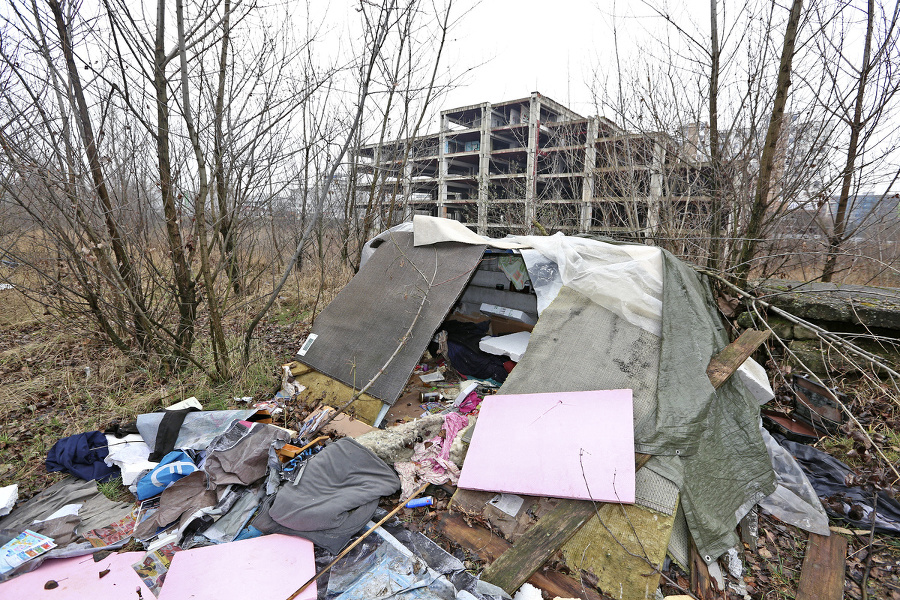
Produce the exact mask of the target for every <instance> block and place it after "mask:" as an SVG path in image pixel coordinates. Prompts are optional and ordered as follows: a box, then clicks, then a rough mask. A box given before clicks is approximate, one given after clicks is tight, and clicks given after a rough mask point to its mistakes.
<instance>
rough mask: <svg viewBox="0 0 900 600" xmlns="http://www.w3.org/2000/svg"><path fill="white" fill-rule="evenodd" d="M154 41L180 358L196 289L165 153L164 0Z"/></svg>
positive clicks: (187, 345)
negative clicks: (182, 235)
mask: <svg viewBox="0 0 900 600" xmlns="http://www.w3.org/2000/svg"><path fill="white" fill-rule="evenodd" d="M157 1H158V4H157V12H156V43H155V48H154V53H153V87H154V89H155V92H156V118H157V130H156V156H157V162H158V165H159V191H160V196H161V197H162V204H163V216H164V217H165V222H166V237H167V241H168V243H169V255H170V256H171V260H172V270H173V272H174V275H175V289H176V296H177V301H178V314H179V321H178V327H177V328H176V331H175V346H176V352H175V353H176V355H177V356H181V357H184V356H185V355H187V354H189V353H190V351H191V346H192V345H193V343H194V321H195V320H196V318H197V291H196V288H195V285H194V280H193V277H191V268H190V263H189V262H188V260H187V256H186V252H185V247H184V240H183V239H182V237H181V224H180V215H179V214H178V209H177V208H176V206H175V193H174V190H173V186H172V159H171V154H170V152H169V94H168V87H167V86H168V81H167V80H166V63H167V62H168V59H167V58H166V50H165V18H166V10H165V9H166V3H165V0H157Z"/></svg>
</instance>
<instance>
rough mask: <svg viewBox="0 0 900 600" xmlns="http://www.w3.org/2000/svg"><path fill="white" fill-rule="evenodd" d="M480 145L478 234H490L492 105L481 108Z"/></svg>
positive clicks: (484, 105) (485, 104)
mask: <svg viewBox="0 0 900 600" xmlns="http://www.w3.org/2000/svg"><path fill="white" fill-rule="evenodd" d="M480 140H481V141H480V142H479V143H478V233H479V234H480V235H487V233H488V202H489V201H490V200H489V198H488V186H489V185H490V181H491V173H490V171H491V105H490V103H489V102H485V103H484V104H483V105H482V106H481V137H480Z"/></svg>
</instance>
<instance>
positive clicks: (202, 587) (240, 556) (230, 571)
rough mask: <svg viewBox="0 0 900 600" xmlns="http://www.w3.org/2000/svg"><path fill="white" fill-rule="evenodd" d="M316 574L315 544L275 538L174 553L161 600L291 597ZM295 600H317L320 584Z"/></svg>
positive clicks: (284, 536)
mask: <svg viewBox="0 0 900 600" xmlns="http://www.w3.org/2000/svg"><path fill="white" fill-rule="evenodd" d="M315 574H316V562H315V557H314V556H313V544H312V542H310V541H308V540H305V539H303V538H299V537H295V536H291V535H281V534H278V533H276V534H272V535H264V536H262V537H258V538H253V539H249V540H241V541H239V542H231V543H228V544H219V545H217V546H206V547H203V548H193V549H191V550H182V551H181V552H177V553H175V556H173V557H172V564H171V566H169V572H168V574H167V575H166V581H165V583H164V584H163V587H162V591H161V592H160V594H159V600H184V599H185V598H190V599H191V600H244V599H245V598H248V597H253V598H287V597H288V596H290V595H291V594H293V593H294V592H295V591H296V590H297V589H298V588H299V587H300V586H301V585H303V584H304V583H305V582H306V581H307V580H308V579H309V578H310V577H312V576H313V575H315ZM133 591H134V590H132V593H133ZM297 598H298V600H315V598H316V585H315V584H312V585H310V586H309V587H308V588H306V590H304V592H303V593H302V594H300V595H299V596H298V597H297Z"/></svg>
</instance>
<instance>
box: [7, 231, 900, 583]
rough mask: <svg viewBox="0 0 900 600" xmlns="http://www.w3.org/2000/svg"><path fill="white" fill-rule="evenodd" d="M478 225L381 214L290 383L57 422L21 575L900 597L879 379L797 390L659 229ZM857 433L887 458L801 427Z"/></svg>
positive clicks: (899, 507) (10, 531)
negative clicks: (48, 479) (861, 385)
mask: <svg viewBox="0 0 900 600" xmlns="http://www.w3.org/2000/svg"><path fill="white" fill-rule="evenodd" d="M473 236H474V234H472V233H471V232H469V231H468V230H466V231H465V232H461V231H460V230H459V227H458V224H454V223H453V222H446V221H445V220H441V219H431V218H422V217H416V220H415V222H414V224H413V226H412V227H411V228H410V227H408V226H404V227H403V228H398V229H397V230H395V231H393V233H392V234H391V235H387V236H385V235H382V236H379V239H380V243H379V244H377V246H376V245H374V244H373V245H372V246H371V247H369V248H368V254H367V261H366V263H365V266H364V267H363V268H362V269H361V271H360V273H359V274H358V275H357V276H356V277H355V278H354V280H353V281H351V283H350V284H349V285H348V286H347V287H346V288H344V290H342V291H341V292H340V293H339V294H338V296H337V298H336V299H335V300H334V302H332V304H331V305H329V306H328V307H327V308H326V309H325V310H324V311H323V312H322V313H321V315H320V316H319V318H317V319H316V324H315V326H314V328H313V331H312V332H311V333H310V335H309V336H308V337H307V338H306V339H305V340H302V343H301V345H300V346H301V347H300V349H299V351H298V353H297V355H296V357H295V359H296V360H295V361H294V362H291V363H288V364H285V365H283V366H282V367H280V368H279V369H278V370H277V371H276V374H277V381H276V382H273V383H275V386H274V388H275V390H277V391H274V392H273V393H271V395H270V396H262V395H255V396H250V395H247V396H236V397H233V402H234V403H235V404H239V405H240V406H241V409H239V410H204V409H203V406H201V405H200V403H199V402H198V401H197V400H196V399H195V398H193V399H189V400H187V401H185V402H183V403H178V404H176V405H173V406H170V407H168V408H167V409H166V410H164V411H160V412H152V413H151V412H147V413H144V414H140V415H138V416H137V418H136V420H135V422H134V423H117V424H115V426H113V427H110V429H109V430H107V431H106V432H103V431H91V432H84V433H82V434H79V435H76V436H70V437H66V438H63V439H60V440H58V441H56V443H55V444H54V445H53V447H52V449H51V450H50V452H49V454H48V458H47V468H48V470H51V469H55V470H62V471H65V472H67V473H69V475H67V476H66V478H65V479H63V480H62V481H60V482H59V483H57V484H54V485H53V486H51V487H49V488H48V489H47V490H45V491H44V492H42V493H40V494H38V495H36V496H34V497H33V498H30V499H29V500H27V501H24V502H18V505H17V495H18V489H17V486H16V485H11V486H6V487H3V488H0V542H2V543H3V546H2V547H0V594H2V595H3V596H4V597H7V596H8V597H40V594H41V593H43V592H41V591H40V590H41V589H44V590H53V591H52V592H48V594H49V593H52V594H54V597H58V598H70V597H73V598H74V597H78V598H81V597H88V596H97V597H103V598H114V599H117V598H123V599H124V598H131V599H133V598H134V597H135V595H137V597H138V598H145V597H146V598H149V597H151V596H152V597H155V598H158V599H160V600H176V599H178V598H185V597H188V596H190V597H193V598H210V599H212V598H216V599H217V600H218V599H222V598H225V599H227V598H231V597H237V595H239V594H245V593H246V589H247V585H248V583H247V582H248V581H250V580H251V578H252V587H253V593H254V594H255V595H258V596H260V597H264V598H273V599H275V598H284V599H285V600H287V599H289V598H304V599H313V598H326V597H327V598H341V599H343V600H351V599H354V598H360V599H362V598H373V597H379V598H394V597H397V598H402V597H407V596H408V597H416V598H442V599H444V598H446V599H451V598H459V599H463V600H471V599H472V598H475V599H476V600H497V599H499V598H510V597H513V598H515V599H516V600H532V599H534V600H537V599H538V598H542V597H543V595H542V593H544V592H545V593H547V594H548V595H549V597H553V596H556V597H558V598H575V597H577V598H587V599H590V600H595V599H599V598H601V597H603V596H602V593H604V592H605V593H608V594H612V595H614V596H615V597H616V598H621V599H626V600H632V599H633V600H646V599H649V598H655V597H657V596H658V595H659V594H661V595H663V596H664V597H679V596H685V595H686V594H688V593H693V594H695V595H699V596H700V597H711V596H708V595H717V596H718V597H727V598H747V597H749V598H754V599H756V598H759V597H760V596H761V593H762V590H765V589H768V587H767V586H771V585H772V582H773V580H775V579H777V578H779V577H781V578H782V579H783V581H782V582H781V585H784V586H786V587H788V586H792V587H791V590H792V592H793V590H794V589H796V590H797V596H796V597H797V598H839V597H842V596H846V597H852V598H857V597H863V596H865V595H866V594H865V593H864V592H865V591H867V589H868V587H867V586H869V585H870V582H871V581H873V580H877V581H878V582H880V583H879V585H880V586H881V587H880V588H878V589H879V590H880V591H881V592H883V593H884V595H883V597H888V596H887V594H893V597H896V598H900V594H897V593H895V592H900V586H898V585H897V584H896V582H895V580H896V575H897V570H896V565H895V564H889V563H888V561H887V560H886V559H885V558H884V557H883V556H884V555H885V554H886V553H887V552H888V550H889V547H888V546H886V545H885V544H883V543H882V545H881V546H879V545H878V544H879V542H876V539H875V534H876V532H877V533H879V534H882V535H884V534H889V535H895V534H897V533H900V504H898V503H897V502H896V501H895V499H894V492H893V487H892V486H893V485H894V484H895V483H896V482H894V481H892V480H891V478H890V477H889V476H888V471H887V468H886V467H885V466H880V467H879V466H877V465H878V461H879V460H880V458H881V456H880V455H877V454H876V453H875V452H874V449H873V445H874V444H880V445H884V444H886V443H888V442H887V439H888V433H879V432H877V431H866V430H862V429H860V428H859V427H858V426H857V425H858V422H856V421H853V420H849V422H848V419H846V418H845V416H846V415H845V412H846V411H845V410H844V407H847V406H852V405H853V403H854V401H855V399H854V398H849V397H847V396H842V395H840V394H838V393H836V392H835V391H834V390H830V389H828V388H827V387H824V386H823V385H822V384H821V382H819V381H814V380H813V379H810V378H805V377H802V376H800V375H798V374H793V373H791V374H789V378H788V380H789V381H788V383H789V385H786V384H779V385H778V386H776V389H777V391H778V394H777V395H776V393H775V391H773V389H772V386H771V385H770V380H769V378H768V376H767V374H766V370H765V369H764V368H763V367H762V366H761V365H760V364H758V363H756V362H755V361H753V359H752V358H750V356H751V355H752V354H754V352H755V351H756V350H757V348H759V347H760V345H761V344H764V343H766V341H767V338H768V333H767V332H760V331H755V330H752V329H751V330H747V331H745V332H744V333H743V334H742V335H741V336H740V337H738V338H737V339H736V340H735V341H733V342H731V341H730V340H729V339H728V337H727V335H726V334H725V329H724V327H723V326H722V321H721V320H720V316H719V314H718V312H717V308H716V305H715V302H714V301H713V300H712V298H713V296H712V294H710V293H709V290H708V289H707V288H706V285H705V283H704V281H703V280H701V278H700V277H699V276H698V275H697V274H696V273H695V272H694V271H693V270H692V269H690V268H688V267H686V266H685V265H684V264H683V263H680V261H677V260H676V259H674V258H673V257H671V256H670V255H666V254H664V253H662V252H661V251H659V250H658V249H655V248H650V247H646V246H614V245H611V244H606V243H603V242H597V241H593V240H587V239H581V238H567V237H565V236H552V237H548V238H529V237H520V238H513V239H507V240H490V239H487V238H481V237H478V236H474V237H473ZM727 307H728V309H729V311H730V312H732V313H733V312H734V311H737V310H738V309H739V306H738V303H737V301H736V299H735V298H731V300H730V301H729V302H728V303H727ZM663 314H665V315H666V318H663ZM673 315H674V317H673ZM787 392H790V393H791V395H790V396H788V395H787ZM238 393H240V392H238ZM229 397H232V394H229ZM761 405H766V408H765V409H764V413H763V414H764V425H765V426H766V427H767V428H769V429H771V430H773V431H772V433H771V434H770V433H769V432H768V431H767V430H765V429H761V428H760V426H759V416H760V411H759V407H760V406H761ZM863 418H865V417H863ZM866 422H869V421H866ZM835 434H841V435H843V436H846V439H847V440H848V444H849V445H850V448H849V449H848V452H847V454H848V459H852V460H854V461H858V462H860V463H862V464H865V465H869V469H868V470H854V469H853V468H851V466H849V465H847V464H844V463H842V462H840V461H838V460H837V459H835V458H834V457H831V456H829V455H828V454H826V453H824V452H821V451H820V450H818V449H816V448H813V447H812V446H810V445H807V444H805V443H802V442H813V443H817V442H818V443H819V445H821V442H820V440H822V439H827V438H826V437H825V436H828V435H835ZM879 436H880V437H879ZM893 443H896V442H893ZM895 451H896V452H900V448H897V449H896V450H895ZM112 477H121V479H122V483H123V484H124V485H125V486H127V487H128V489H129V490H130V492H131V493H132V494H133V496H134V499H135V500H134V501H133V502H113V501H110V500H108V499H106V498H105V497H104V496H103V494H102V493H100V491H99V489H98V486H97V482H98V481H104V480H108V479H110V478H112ZM78 478H81V479H78ZM104 485H107V484H104ZM380 505H381V506H382V507H380ZM388 508H389V509H390V510H387V509H388ZM6 512H8V513H9V514H6V516H3V515H4V514H5V513H6ZM826 513H827V515H826ZM828 516H831V517H832V518H835V519H841V520H842V521H845V522H847V523H849V524H850V525H851V526H852V527H854V528H855V529H847V528H835V527H829V521H828ZM376 520H377V522H375V521H376ZM807 532H808V533H807ZM738 533H740V535H738ZM135 550H137V551H135ZM891 551H893V550H891ZM91 556H93V558H94V561H92V560H90V557H91ZM101 557H102V558H101ZM667 557H668V558H667ZM96 560H103V565H102V566H103V569H102V570H100V571H99V572H98V571H97V570H96V569H97V568H99V567H100V566H101V565H97V564H96V562H95V561H96ZM801 563H802V567H801ZM95 565H96V566H95ZM845 565H849V567H848V568H847V570H846V573H845ZM270 573H277V576H271V575H270ZM891 577H893V579H890V578H891ZM889 580H890V582H894V583H889ZM133 590H134V591H133ZM413 591H414V593H413ZM145 592H146V594H145ZM667 595H668V596H667ZM869 597H872V596H871V595H869Z"/></svg>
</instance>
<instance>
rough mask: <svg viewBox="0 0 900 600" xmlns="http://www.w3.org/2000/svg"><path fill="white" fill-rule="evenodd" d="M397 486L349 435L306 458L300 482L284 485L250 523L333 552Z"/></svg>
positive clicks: (384, 467) (391, 472) (388, 471)
mask: <svg viewBox="0 0 900 600" xmlns="http://www.w3.org/2000/svg"><path fill="white" fill-rule="evenodd" d="M399 489H400V478H399V477H397V474H396V473H395V472H394V470H393V469H392V468H391V467H389V466H388V465H387V464H386V463H385V462H384V461H382V460H381V459H380V458H378V457H377V456H375V455H374V454H373V453H372V452H371V451H369V450H367V449H366V448H364V447H363V446H361V445H360V444H359V443H358V442H357V441H356V440H354V439H352V438H342V439H340V440H338V441H336V442H334V443H333V444H330V445H329V446H327V447H326V448H325V449H324V450H323V451H322V452H320V453H318V454H316V455H315V456H313V457H312V458H310V459H309V460H308V461H307V463H306V467H305V468H304V470H303V473H302V475H301V477H300V481H299V482H297V483H296V484H294V483H286V484H284V485H283V486H281V488H279V490H278V491H277V492H276V493H275V498H274V500H271V501H270V503H267V504H265V505H264V506H263V509H262V510H261V511H260V514H259V515H258V516H257V517H256V519H255V520H254V521H253V526H254V527H256V528H257V529H259V530H260V531H262V532H264V533H286V534H293V535H298V536H300V537H304V538H306V539H308V540H310V541H312V542H313V543H315V544H317V545H319V546H322V547H323V548H325V549H326V550H328V551H329V552H331V553H332V554H337V553H338V552H340V551H341V549H342V548H343V547H344V546H345V545H346V544H347V542H348V541H350V538H351V537H353V534H355V533H356V532H358V531H359V530H360V529H362V528H363V527H364V526H365V524H366V523H367V522H368V521H369V519H371V518H372V515H373V514H375V509H376V508H377V507H378V500H379V499H380V498H381V497H382V496H389V495H391V494H393V493H394V492H396V491H397V490H399Z"/></svg>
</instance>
